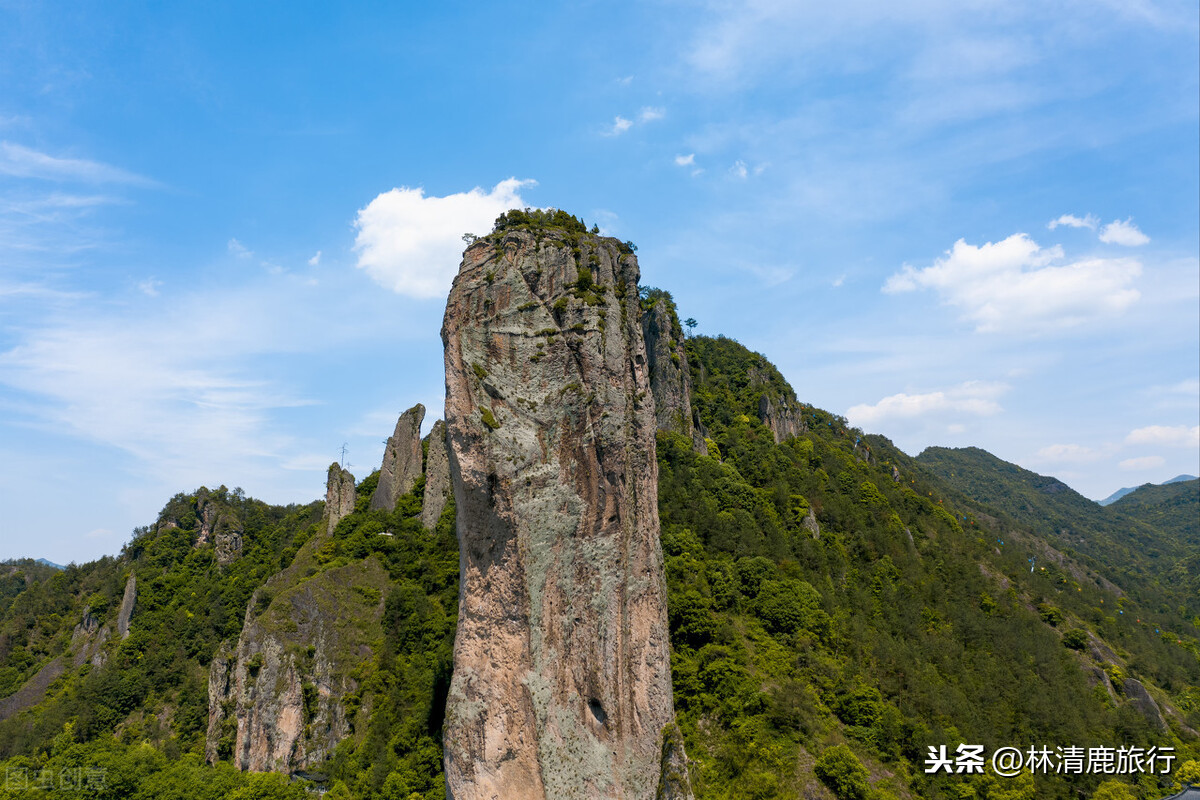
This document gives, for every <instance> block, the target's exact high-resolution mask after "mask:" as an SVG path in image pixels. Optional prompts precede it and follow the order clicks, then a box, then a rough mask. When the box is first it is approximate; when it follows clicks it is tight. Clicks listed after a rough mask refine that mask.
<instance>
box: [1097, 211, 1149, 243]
mask: <svg viewBox="0 0 1200 800" xmlns="http://www.w3.org/2000/svg"><path fill="white" fill-rule="evenodd" d="M1100 241H1102V242H1104V243H1106V244H1120V245H1124V246H1126V247H1137V246H1138V245H1143V244H1146V243H1148V242H1149V241H1150V237H1149V236H1147V235H1146V234H1144V233H1142V232H1141V231H1140V230H1138V226H1137V225H1134V224H1133V219H1132V218H1130V219H1127V220H1125V221H1124V222H1122V221H1121V220H1119V219H1114V220H1113V221H1112V222H1110V223H1108V224H1107V225H1105V226H1104V227H1103V228H1101V230H1100Z"/></svg>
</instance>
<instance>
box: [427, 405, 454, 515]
mask: <svg viewBox="0 0 1200 800" xmlns="http://www.w3.org/2000/svg"><path fill="white" fill-rule="evenodd" d="M450 493H451V487H450V454H449V452H448V451H447V450H446V423H445V422H443V421H442V420H440V419H439V420H438V421H437V422H435V423H433V429H432V430H431V431H429V452H428V453H427V454H426V456H425V497H424V500H423V502H422V505H421V524H422V525H424V526H425V527H426V528H429V529H430V530H432V529H433V527H434V526H436V525H437V523H438V520H439V519H441V517H442V512H443V511H445V510H446V502H447V500H449V498H450Z"/></svg>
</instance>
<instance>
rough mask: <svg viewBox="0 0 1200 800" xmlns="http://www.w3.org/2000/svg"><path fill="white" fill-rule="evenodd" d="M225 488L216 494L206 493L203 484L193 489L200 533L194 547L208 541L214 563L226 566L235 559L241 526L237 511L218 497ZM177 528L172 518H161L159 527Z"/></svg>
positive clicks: (238, 547)
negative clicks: (212, 545)
mask: <svg viewBox="0 0 1200 800" xmlns="http://www.w3.org/2000/svg"><path fill="white" fill-rule="evenodd" d="M224 493H225V487H224V486H222V487H221V488H220V489H219V490H218V491H217V492H216V493H213V492H210V491H209V490H208V489H206V488H204V487H203V486H202V487H200V488H199V489H197V490H196V501H195V503H196V505H195V508H196V519H197V520H198V521H199V522H200V532H199V534H198V535H197V536H196V547H202V546H204V545H206V544H209V543H212V544H214V545H215V550H216V559H217V563H218V564H220V565H221V566H226V565H228V564H231V563H233V562H234V561H236V560H237V558H238V557H239V556H241V554H242V537H243V536H244V535H245V529H244V527H243V526H242V522H241V520H240V519H239V518H238V515H237V513H236V512H235V511H234V510H233V509H232V508H230V507H229V505H228V503H226V502H223V501H222V500H220V499H218V498H221V497H224ZM177 527H179V524H178V521H177V520H174V519H161V520H159V522H158V529H159V530H168V529H170V528H177Z"/></svg>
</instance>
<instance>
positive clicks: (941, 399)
mask: <svg viewBox="0 0 1200 800" xmlns="http://www.w3.org/2000/svg"><path fill="white" fill-rule="evenodd" d="M1008 388H1009V387H1008V384H1004V383H993V382H988V381H967V382H966V383H962V384H959V385H958V386H955V387H953V388H950V389H946V390H944V391H935V392H927V393H925V394H906V393H904V392H901V393H899V394H894V395H891V396H890V397H885V398H883V399H882V400H880V401H879V402H878V403H875V404H873V405H868V404H860V405H856V406H853V407H851V408H850V409H849V410H848V411H847V412H846V417H847V419H849V420H850V422H851V423H852V424H853V425H857V426H859V427H867V426H873V425H877V424H878V423H879V422H880V421H882V420H885V419H913V418H916V417H924V416H927V415H931V414H937V415H945V414H948V413H955V414H969V415H971V416H990V415H992V414H998V413H999V412H1001V411H1003V409H1002V408H1001V407H1000V404H999V403H998V402H996V400H997V398H998V397H999V396H1000V395H1002V394H1004V392H1006V391H1008Z"/></svg>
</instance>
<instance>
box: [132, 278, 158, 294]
mask: <svg viewBox="0 0 1200 800" xmlns="http://www.w3.org/2000/svg"><path fill="white" fill-rule="evenodd" d="M162 285H163V282H162V281H160V280H155V279H154V278H147V279H146V280H144V281H141V282H140V283H138V285H137V286H138V289H139V290H140V291H141V292H142V294H144V295H146V296H147V297H158V287H160V286H162Z"/></svg>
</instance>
